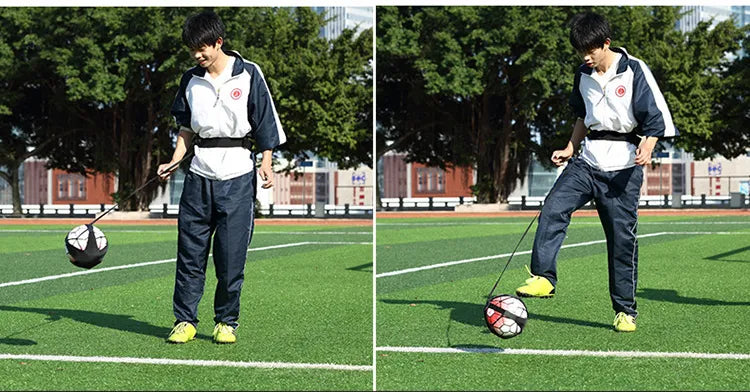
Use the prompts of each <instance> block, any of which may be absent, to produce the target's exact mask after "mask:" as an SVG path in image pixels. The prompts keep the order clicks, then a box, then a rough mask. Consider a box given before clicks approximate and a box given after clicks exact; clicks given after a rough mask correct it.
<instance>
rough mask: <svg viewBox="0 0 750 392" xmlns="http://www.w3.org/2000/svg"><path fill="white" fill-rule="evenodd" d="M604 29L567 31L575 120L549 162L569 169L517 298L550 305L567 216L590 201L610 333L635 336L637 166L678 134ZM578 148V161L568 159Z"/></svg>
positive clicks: (578, 22)
mask: <svg viewBox="0 0 750 392" xmlns="http://www.w3.org/2000/svg"><path fill="white" fill-rule="evenodd" d="M610 40H611V34H610V28H609V24H608V23H607V21H606V20H605V19H604V18H603V17H602V16H600V15H597V14H594V13H586V14H580V15H577V16H576V17H574V19H573V21H572V23H571V31H570V42H571V44H572V45H573V47H574V48H575V49H576V51H578V53H579V54H580V55H581V56H582V57H583V59H584V62H585V63H584V64H583V65H581V66H580V67H579V68H578V70H577V71H576V74H575V79H574V83H573V92H572V94H571V97H570V104H571V106H572V107H573V110H574V111H575V113H576V114H577V116H578V120H577V121H576V123H575V126H574V128H573V135H572V137H571V138H570V141H569V142H568V145H567V146H566V147H565V149H563V150H557V151H555V152H554V153H553V154H552V162H553V163H554V164H555V165H557V166H562V165H563V164H565V162H568V165H567V167H566V168H565V169H564V170H563V172H562V174H561V175H560V177H559V178H558V179H557V182H556V183H555V185H554V186H553V188H552V190H550V193H549V195H548V196H547V199H546V202H545V203H544V206H543V208H542V211H541V215H540V217H539V223H538V228H537V231H536V236H535V238H534V247H533V250H532V256H531V271H530V272H531V278H529V279H527V280H526V284H525V285H524V286H521V287H519V288H518V289H517V290H516V293H517V294H518V295H520V296H524V297H541V298H544V297H552V296H554V294H555V286H556V285H557V265H556V263H557V253H558V252H559V250H560V246H561V245H562V242H563V239H564V238H565V232H566V230H567V227H568V224H569V223H570V217H571V214H572V213H573V212H574V211H576V210H578V209H579V208H581V207H582V206H583V205H585V204H586V203H588V202H589V201H591V200H592V199H593V200H594V201H595V203H596V209H597V211H598V213H599V219H600V221H601V223H602V226H603V228H604V233H605V236H606V238H607V258H608V261H609V292H610V297H611V299H612V308H613V309H614V311H615V314H616V315H615V321H614V329H615V330H616V331H620V332H631V331H635V328H636V326H635V318H636V316H637V312H636V301H635V291H636V282H637V279H638V239H637V236H636V228H637V224H638V200H639V195H640V189H641V184H642V182H643V167H642V166H643V165H646V164H648V163H649V162H650V161H651V152H652V150H653V148H654V145H655V144H656V142H657V140H658V138H660V137H673V136H676V135H677V130H676V129H675V127H674V124H673V123H672V116H671V114H670V113H669V109H668V108H667V104H666V102H665V100H664V97H663V96H662V94H661V92H660V91H659V87H658V86H657V84H656V81H655V80H654V77H653V75H652V74H651V71H650V70H649V69H648V67H647V66H646V64H644V63H643V61H641V60H639V59H637V58H635V57H633V56H631V55H629V54H628V53H627V52H626V51H625V49H624V48H614V47H610ZM581 141H584V143H583V149H582V151H581V154H580V156H579V157H576V158H573V154H574V153H575V152H576V151H577V150H578V147H579V145H580V143H581Z"/></svg>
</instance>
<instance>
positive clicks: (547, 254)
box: [531, 158, 643, 316]
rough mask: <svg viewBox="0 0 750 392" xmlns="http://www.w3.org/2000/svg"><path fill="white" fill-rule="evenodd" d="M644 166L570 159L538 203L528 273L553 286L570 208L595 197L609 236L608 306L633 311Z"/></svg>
mask: <svg viewBox="0 0 750 392" xmlns="http://www.w3.org/2000/svg"><path fill="white" fill-rule="evenodd" d="M642 182H643V167H641V166H633V167H631V168H627V169H623V170H616V171H608V172H607V171H601V170H598V169H595V168H593V167H592V166H590V165H589V164H587V163H585V162H584V161H582V160H580V159H575V158H574V159H571V160H570V161H569V163H568V166H567V167H566V168H565V169H564V170H563V172H562V174H561V175H560V177H559V178H558V179H557V182H555V185H554V186H553V187H552V190H550V193H549V195H548V196H547V199H546V201H545V203H544V206H543V207H542V212H541V215H540V216H539V222H538V227H537V231H536V235H535V237H534V247H533V250H532V254H531V272H532V273H533V274H534V275H539V276H543V277H545V278H547V279H549V281H550V282H551V283H552V284H553V285H555V286H556V285H557V254H558V252H559V251H560V247H561V246H562V243H563V240H564V239H565V233H566V231H567V228H568V224H570V217H571V215H572V214H573V212H574V211H576V210H578V209H579V208H581V207H583V206H584V205H585V204H586V203H588V202H589V201H591V200H594V202H595V204H596V209H597V211H598V213H599V220H600V221H601V224H602V227H603V228H604V234H605V236H606V238H607V260H608V266H609V294H610V297H611V299H612V308H613V309H614V311H615V312H616V313H617V312H625V313H627V314H629V315H631V316H637V312H636V301H635V290H636V286H637V281H638V238H637V235H636V231H637V224H638V200H639V198H640V189H641V184H642Z"/></svg>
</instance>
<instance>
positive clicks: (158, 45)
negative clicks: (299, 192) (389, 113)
mask: <svg viewBox="0 0 750 392" xmlns="http://www.w3.org/2000/svg"><path fill="white" fill-rule="evenodd" d="M199 11H201V9H195V8H193V9H189V8H110V7H100V8H72V7H71V8H4V9H2V10H0V22H1V23H0V72H1V73H0V87H2V88H3V89H4V91H5V95H4V96H3V97H0V141H2V142H3V143H1V144H0V165H6V166H8V165H7V162H11V161H12V162H22V160H23V159H21V160H20V161H19V159H20V158H23V156H24V155H27V154H25V153H26V151H27V150H29V149H34V148H36V151H35V153H34V154H33V155H36V156H39V157H43V158H47V159H48V162H49V165H50V166H51V167H55V168H61V169H65V170H68V171H74V172H79V173H87V172H90V171H92V170H96V171H102V172H115V173H118V178H119V181H118V183H119V189H118V192H117V194H118V195H125V194H128V193H129V192H128V190H132V189H135V188H137V187H138V186H140V185H141V184H143V183H144V182H145V181H146V180H147V179H148V178H150V177H151V176H153V175H155V171H156V167H157V166H158V164H159V163H163V162H166V161H168V160H169V159H170V158H171V154H172V149H173V146H172V144H173V140H174V137H175V136H176V130H177V129H176V125H175V123H174V120H173V119H172V117H171V115H170V113H169V108H170V107H171V103H172V100H173V99H174V96H175V94H176V91H177V86H178V83H179V80H180V76H181V75H182V73H183V72H185V71H186V70H187V69H189V68H191V67H193V66H194V65H195V63H194V61H193V60H192V59H190V56H189V53H188V51H187V49H186V48H184V46H183V44H182V41H181V34H182V26H183V23H184V21H185V19H186V18H187V16H189V15H191V14H194V13H197V12H199ZM215 11H216V12H217V14H219V16H220V17H221V18H222V19H223V21H224V23H225V25H226V31H227V37H226V42H227V45H226V48H227V49H235V50H238V51H239V52H240V53H241V54H242V56H243V57H245V58H246V59H248V60H250V61H253V62H256V63H257V64H258V65H259V66H260V67H261V69H262V70H263V73H264V75H265V77H266V79H267V82H268V84H269V88H270V90H271V93H272V95H273V97H274V100H275V101H276V104H277V109H278V112H279V117H280V120H281V123H282V126H283V127H284V129H285V131H286V133H287V136H288V139H289V142H288V143H287V144H285V145H284V146H282V147H281V148H280V150H281V151H282V153H283V154H284V155H285V156H286V157H287V158H290V159H291V158H294V157H305V156H306V154H308V153H309V152H313V153H315V154H318V155H319V156H321V157H325V158H328V159H330V160H333V161H335V162H338V163H339V164H340V165H341V166H342V167H343V168H347V167H352V166H357V165H360V164H367V165H371V164H372V163H371V162H372V153H371V151H372V125H371V124H372V87H371V86H372V76H371V73H372V68H371V62H372V45H371V41H372V31H371V30H367V31H365V32H363V33H362V34H360V35H359V36H356V37H355V36H354V33H353V32H352V31H345V33H344V34H343V35H342V36H341V37H339V38H338V39H336V40H334V41H331V42H328V41H326V40H325V39H323V38H320V37H319V31H320V28H321V27H322V26H323V25H324V24H325V20H324V17H323V16H321V15H319V14H317V13H315V12H313V11H312V10H311V9H309V8H304V7H300V8H295V9H291V8H259V7H243V8H218V9H216V10H215ZM21 117H23V118H21ZM12 130H15V131H13V132H16V134H17V135H16V136H14V137H12V135H11V133H12V132H11V131H12ZM11 139H12V140H11ZM44 141H54V142H48V143H47V144H46V145H44V146H43V147H45V148H44V149H40V148H39V147H40V146H42V144H43V143H44ZM17 151H22V152H23V153H24V154H19V153H17ZM24 159H25V158H24ZM19 164H20V163H19ZM157 186H158V185H157V184H154V186H153V187H151V188H147V189H146V191H145V192H143V194H141V195H138V197H137V199H133V200H131V201H129V202H128V203H127V204H126V205H124V206H123V207H124V208H125V209H140V208H145V207H146V206H147V205H148V203H149V202H150V200H151V197H152V196H153V193H154V192H155V191H156V187H157Z"/></svg>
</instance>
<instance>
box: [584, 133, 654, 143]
mask: <svg viewBox="0 0 750 392" xmlns="http://www.w3.org/2000/svg"><path fill="white" fill-rule="evenodd" d="M586 136H587V137H588V138H589V139H591V140H615V141H621V142H630V143H632V144H635V145H636V146H637V145H639V144H641V138H640V137H639V136H638V134H636V132H635V131H632V132H628V133H622V132H615V131H597V130H594V129H589V133H588V135H586Z"/></svg>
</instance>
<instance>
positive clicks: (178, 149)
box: [156, 128, 193, 181]
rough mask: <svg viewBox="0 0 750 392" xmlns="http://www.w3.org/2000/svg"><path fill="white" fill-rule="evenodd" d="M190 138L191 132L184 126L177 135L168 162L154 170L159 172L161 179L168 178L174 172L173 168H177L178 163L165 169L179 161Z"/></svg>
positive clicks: (185, 150)
mask: <svg viewBox="0 0 750 392" xmlns="http://www.w3.org/2000/svg"><path fill="white" fill-rule="evenodd" d="M192 140H193V132H191V131H188V130H186V129H184V128H183V129H182V130H181V131H180V134H179V135H177V145H176V146H175V148H174V154H172V160H171V161H169V162H168V163H164V164H161V165H159V169H158V170H157V171H156V173H157V174H159V177H161V179H162V181H164V180H166V179H167V178H169V176H170V175H171V174H172V173H174V171H175V170H177V168H178V167H179V165H175V167H173V168H172V169H170V170H169V171H166V170H167V169H168V168H169V167H170V166H172V165H174V164H175V163H177V162H179V161H180V160H181V159H182V158H183V157H184V156H185V153H186V152H187V149H188V146H189V145H190V142H191V141H192Z"/></svg>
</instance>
